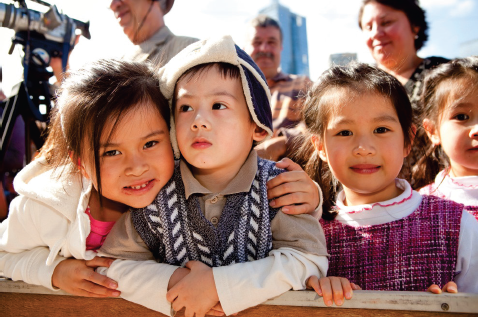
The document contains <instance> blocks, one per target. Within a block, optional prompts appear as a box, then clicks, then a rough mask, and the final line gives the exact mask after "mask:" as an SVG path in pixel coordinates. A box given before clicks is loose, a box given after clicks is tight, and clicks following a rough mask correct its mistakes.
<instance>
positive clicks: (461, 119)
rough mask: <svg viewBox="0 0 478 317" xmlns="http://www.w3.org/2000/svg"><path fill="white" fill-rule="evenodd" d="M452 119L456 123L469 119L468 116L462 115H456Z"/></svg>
mask: <svg viewBox="0 0 478 317" xmlns="http://www.w3.org/2000/svg"><path fill="white" fill-rule="evenodd" d="M453 119H456V120H458V121H464V120H468V119H470V116H469V115H467V114H464V113H460V114H457V115H456V116H454V117H453Z"/></svg>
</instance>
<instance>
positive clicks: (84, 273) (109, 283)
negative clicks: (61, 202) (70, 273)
mask: <svg viewBox="0 0 478 317" xmlns="http://www.w3.org/2000/svg"><path fill="white" fill-rule="evenodd" d="M79 277H80V278H82V279H84V280H86V281H90V282H93V283H94V284H97V285H100V286H103V287H105V288H110V289H112V290H115V289H117V288H118V283H116V281H114V280H112V279H110V278H109V277H106V276H105V275H102V274H100V273H97V272H95V271H94V270H93V269H92V268H87V269H85V270H81V272H80V274H79Z"/></svg>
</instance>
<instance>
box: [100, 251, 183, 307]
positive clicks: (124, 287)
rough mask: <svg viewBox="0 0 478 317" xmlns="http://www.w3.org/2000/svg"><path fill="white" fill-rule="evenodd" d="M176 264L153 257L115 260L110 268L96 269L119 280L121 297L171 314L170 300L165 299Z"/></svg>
mask: <svg viewBox="0 0 478 317" xmlns="http://www.w3.org/2000/svg"><path fill="white" fill-rule="evenodd" d="M177 268H178V267H177V266H173V265H169V264H163V263H158V262H156V261H154V260H148V261H133V260H115V261H114V262H113V263H112V264H111V266H110V267H109V268H108V269H106V268H99V269H97V271H98V272H99V273H101V274H104V275H106V276H108V277H109V278H111V279H113V280H115V281H117V282H118V290H119V291H121V297H122V298H124V299H126V300H128V301H131V302H133V303H136V304H140V305H143V306H145V307H147V308H149V309H153V310H156V311H159V312H160V313H162V314H165V315H166V316H169V315H170V312H171V303H170V302H168V301H167V300H166V293H167V291H168V283H169V279H170V278H171V275H173V273H174V271H175V270H176V269H177Z"/></svg>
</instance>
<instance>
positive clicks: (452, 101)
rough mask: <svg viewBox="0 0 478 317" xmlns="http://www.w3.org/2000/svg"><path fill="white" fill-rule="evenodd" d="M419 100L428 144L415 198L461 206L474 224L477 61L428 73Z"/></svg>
mask: <svg viewBox="0 0 478 317" xmlns="http://www.w3.org/2000/svg"><path fill="white" fill-rule="evenodd" d="M422 100H423V106H424V119H423V127H424V128H425V130H426V132H427V134H428V137H429V140H430V142H429V147H428V149H427V155H426V156H424V157H423V158H422V159H421V160H420V161H419V164H418V165H417V166H416V168H415V173H414V178H415V179H417V180H420V181H421V184H424V185H426V184H429V185H427V186H425V187H424V188H422V189H421V190H420V193H422V194H430V195H434V196H438V197H442V198H445V199H450V200H453V201H456V202H458V203H461V204H464V205H465V206H466V209H467V210H468V211H470V212H471V213H472V214H473V215H474V216H475V217H476V218H477V219H478V57H476V56H475V57H468V58H463V59H457V60H453V61H451V62H449V63H447V64H443V65H441V66H440V67H438V68H436V69H435V70H433V71H432V72H430V73H429V74H428V76H427V77H426V80H425V86H424V94H423V99H422ZM434 175H436V177H434ZM430 183H431V184H430Z"/></svg>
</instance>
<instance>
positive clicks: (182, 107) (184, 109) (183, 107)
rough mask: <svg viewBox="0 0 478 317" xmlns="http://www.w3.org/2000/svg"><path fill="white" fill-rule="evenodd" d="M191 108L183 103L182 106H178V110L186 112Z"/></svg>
mask: <svg viewBox="0 0 478 317" xmlns="http://www.w3.org/2000/svg"><path fill="white" fill-rule="evenodd" d="M192 110H193V108H192V107H191V106H188V105H183V106H180V107H179V112H188V111H192Z"/></svg>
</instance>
